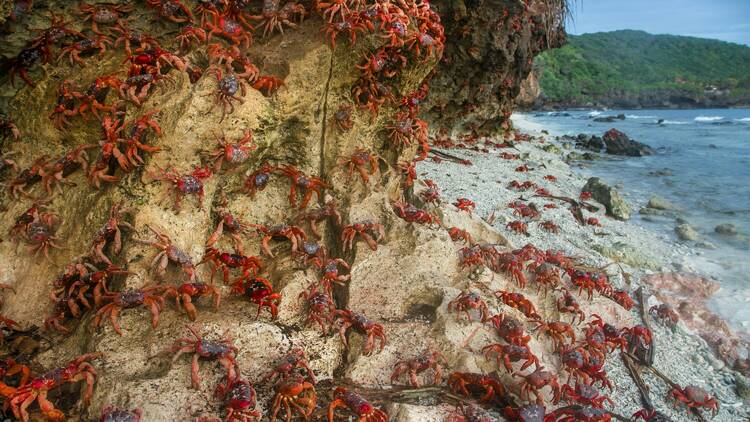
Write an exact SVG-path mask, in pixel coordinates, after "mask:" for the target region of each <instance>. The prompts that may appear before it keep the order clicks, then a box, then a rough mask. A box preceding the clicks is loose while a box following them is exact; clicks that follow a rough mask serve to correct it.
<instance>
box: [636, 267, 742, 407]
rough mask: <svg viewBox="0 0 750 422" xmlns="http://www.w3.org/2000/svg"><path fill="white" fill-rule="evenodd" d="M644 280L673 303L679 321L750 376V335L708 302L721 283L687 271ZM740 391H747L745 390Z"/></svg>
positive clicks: (653, 289) (661, 299) (657, 275)
mask: <svg viewBox="0 0 750 422" xmlns="http://www.w3.org/2000/svg"><path fill="white" fill-rule="evenodd" d="M641 280H642V281H643V282H644V283H646V284H647V285H650V286H651V287H652V291H654V292H657V293H656V297H657V298H658V299H659V300H660V301H662V302H664V303H668V304H669V305H671V306H672V307H673V308H674V309H675V310H676V311H677V313H678V314H679V315H680V320H681V321H682V322H683V323H684V324H685V325H686V326H687V327H688V328H689V329H690V330H692V331H694V332H695V333H697V334H698V335H700V336H701V337H702V338H703V339H704V340H706V342H708V344H709V345H711V347H712V348H714V350H715V351H716V353H717V354H718V355H719V356H720V357H721V358H722V359H723V360H724V362H726V364H727V365H729V367H731V368H734V369H735V370H737V371H740V372H741V373H743V374H744V375H745V376H748V375H750V359H748V353H749V352H750V338H748V336H747V334H743V333H740V334H738V333H736V332H735V331H734V330H732V329H731V327H729V325H728V324H727V323H726V321H724V320H723V319H721V317H720V316H718V315H716V314H715V313H713V312H712V311H711V310H709V308H708V305H707V303H706V302H707V301H708V299H709V298H710V297H711V296H712V295H713V294H714V293H715V292H716V291H717V290H718V289H719V284H718V283H716V282H714V281H711V280H708V279H706V278H704V277H701V276H698V275H696V274H686V273H660V274H654V275H651V276H648V277H644V278H642V279H641ZM739 393H740V394H747V393H746V391H745V392H739Z"/></svg>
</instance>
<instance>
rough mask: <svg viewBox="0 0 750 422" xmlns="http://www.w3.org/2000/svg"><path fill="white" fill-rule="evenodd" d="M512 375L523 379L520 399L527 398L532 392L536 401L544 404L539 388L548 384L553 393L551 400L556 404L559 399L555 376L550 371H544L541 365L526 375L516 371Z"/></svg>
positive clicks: (558, 385)
mask: <svg viewBox="0 0 750 422" xmlns="http://www.w3.org/2000/svg"><path fill="white" fill-rule="evenodd" d="M513 375H515V376H517V377H521V378H523V381H521V400H529V395H530V394H531V393H534V394H535V395H536V403H537V404H539V405H542V404H544V398H543V397H542V394H541V393H540V392H539V390H541V389H542V388H544V387H546V386H549V387H550V389H551V390H552V393H553V396H552V402H553V403H555V404H557V403H558V402H559V401H560V384H558V383H557V377H556V376H555V375H553V374H552V373H551V372H549V371H545V370H544V367H543V366H542V367H539V368H536V370H535V371H534V372H532V373H530V374H528V375H523V374H518V373H516V374H513Z"/></svg>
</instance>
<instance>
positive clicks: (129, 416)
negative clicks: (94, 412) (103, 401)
mask: <svg viewBox="0 0 750 422" xmlns="http://www.w3.org/2000/svg"><path fill="white" fill-rule="evenodd" d="M142 415H143V413H142V412H141V409H133V410H126V409H119V408H117V407H114V406H107V407H105V408H104V409H102V414H101V416H99V422H141V416H142Z"/></svg>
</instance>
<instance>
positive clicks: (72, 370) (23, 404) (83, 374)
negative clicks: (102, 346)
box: [6, 353, 103, 422]
mask: <svg viewBox="0 0 750 422" xmlns="http://www.w3.org/2000/svg"><path fill="white" fill-rule="evenodd" d="M102 356H103V354H102V353H88V354H85V355H81V356H78V357H77V358H75V359H73V360H72V361H70V363H68V365H66V366H65V367H62V368H57V369H53V370H52V371H49V372H46V373H44V374H42V375H40V376H38V377H36V378H34V379H32V380H31V381H30V382H29V383H28V384H26V385H24V386H23V387H19V388H18V390H16V392H15V393H13V394H12V395H11V396H10V397H9V398H8V401H7V402H6V404H9V405H10V408H11V409H12V410H13V415H14V416H15V417H16V419H20V420H22V421H23V422H29V413H28V411H27V410H26V409H27V408H28V406H30V405H31V404H33V403H34V401H37V402H38V403H39V408H40V410H41V411H42V413H44V415H45V416H46V417H47V419H49V420H53V421H63V420H65V414H63V412H62V411H61V410H59V409H55V405H54V404H53V403H52V402H51V401H49V400H48V399H47V394H48V392H49V391H50V390H52V389H54V388H56V387H60V386H62V385H63V384H67V383H78V382H80V381H84V382H85V383H86V390H85V392H84V393H83V397H82V401H83V403H84V405H88V404H89V402H90V401H91V396H93V394H94V383H95V382H96V370H95V369H94V366H93V365H91V363H90V361H92V360H94V359H98V358H100V357H102Z"/></svg>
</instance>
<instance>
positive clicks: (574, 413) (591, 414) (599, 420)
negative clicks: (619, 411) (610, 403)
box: [545, 404, 612, 422]
mask: <svg viewBox="0 0 750 422" xmlns="http://www.w3.org/2000/svg"><path fill="white" fill-rule="evenodd" d="M561 416H563V418H562V419H560V417H561ZM547 419H549V420H550V421H559V422H568V421H570V422H573V421H580V422H610V421H611V420H612V414H611V413H609V412H608V411H606V410H604V409H597V408H595V407H588V406H581V405H579V404H575V405H572V406H565V407H560V408H558V409H555V410H554V411H552V412H550V413H549V414H548V415H547V417H546V418H545V420H547Z"/></svg>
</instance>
